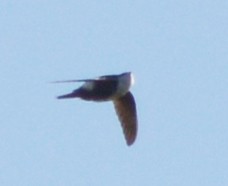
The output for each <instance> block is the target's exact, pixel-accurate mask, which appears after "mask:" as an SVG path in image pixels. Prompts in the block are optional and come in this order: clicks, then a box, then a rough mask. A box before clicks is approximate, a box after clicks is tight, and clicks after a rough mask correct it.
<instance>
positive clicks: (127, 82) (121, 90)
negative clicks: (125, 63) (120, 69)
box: [117, 73, 134, 96]
mask: <svg viewBox="0 0 228 186" xmlns="http://www.w3.org/2000/svg"><path fill="white" fill-rule="evenodd" d="M133 83H134V77H133V74H132V73H127V74H124V75H123V76H120V77H119V83H118V87H117V95H118V96H123V95H125V94H126V93H127V92H128V91H129V89H130V88H131V86H132V85H133Z"/></svg>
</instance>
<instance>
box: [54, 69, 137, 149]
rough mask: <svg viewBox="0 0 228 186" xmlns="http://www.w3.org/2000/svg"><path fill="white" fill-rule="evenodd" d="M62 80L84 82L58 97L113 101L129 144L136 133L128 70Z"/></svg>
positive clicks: (134, 106) (130, 77)
mask: <svg viewBox="0 0 228 186" xmlns="http://www.w3.org/2000/svg"><path fill="white" fill-rule="evenodd" d="M62 82H84V84H83V85H82V86H81V87H79V88H78V89H76V90H74V91H73V92H72V93H69V94H65V95H62V96H58V97H57V98H58V99H64V98H81V99H83V100H87V101H113V102H114V106H115V109H116V113H117V115H118V117H119V120H120V122H121V125H122V127H123V131H124V134H125V138H126V141H127V144H128V145H131V144H132V143H133V142H134V141H135V138H136V134H137V116H136V104H135V101H134V97H133V95H132V94H131V93H130V92H129V89H130V87H131V85H132V84H133V76H132V74H131V73H130V72H127V73H123V74H120V75H108V76H101V77H99V78H97V79H85V80H70V81H62Z"/></svg>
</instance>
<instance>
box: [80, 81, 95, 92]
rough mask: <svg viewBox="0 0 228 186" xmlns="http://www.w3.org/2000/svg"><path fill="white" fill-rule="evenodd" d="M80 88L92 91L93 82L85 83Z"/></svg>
mask: <svg viewBox="0 0 228 186" xmlns="http://www.w3.org/2000/svg"><path fill="white" fill-rule="evenodd" d="M82 87H83V88H84V89H86V90H93V88H94V82H92V81H88V82H85V83H84V84H83V85H82Z"/></svg>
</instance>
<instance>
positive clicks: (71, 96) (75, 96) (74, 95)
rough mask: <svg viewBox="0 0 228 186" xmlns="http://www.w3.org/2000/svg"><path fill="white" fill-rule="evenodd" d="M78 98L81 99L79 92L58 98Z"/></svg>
mask: <svg viewBox="0 0 228 186" xmlns="http://www.w3.org/2000/svg"><path fill="white" fill-rule="evenodd" d="M77 97H79V95H78V92H72V93H70V94H65V95H61V96H58V97H57V99H67V98H77Z"/></svg>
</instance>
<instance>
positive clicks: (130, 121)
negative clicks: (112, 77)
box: [114, 92, 137, 145]
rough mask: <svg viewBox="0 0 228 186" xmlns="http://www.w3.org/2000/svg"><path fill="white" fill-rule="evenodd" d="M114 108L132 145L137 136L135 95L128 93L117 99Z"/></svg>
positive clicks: (128, 141) (126, 137) (127, 139)
mask: <svg viewBox="0 0 228 186" xmlns="http://www.w3.org/2000/svg"><path fill="white" fill-rule="evenodd" d="M114 106H115V110H116V113H117V115H118V118H119V120H120V122H121V125H122V128H123V132H124V135H125V139H126V141H127V144H128V145H132V144H133V143H134V141H135V138H136V135H137V113H136V104H135V100H134V97H133V95H132V94H131V93H130V92H128V93H127V94H126V95H124V96H123V97H120V98H118V99H115V100H114Z"/></svg>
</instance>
